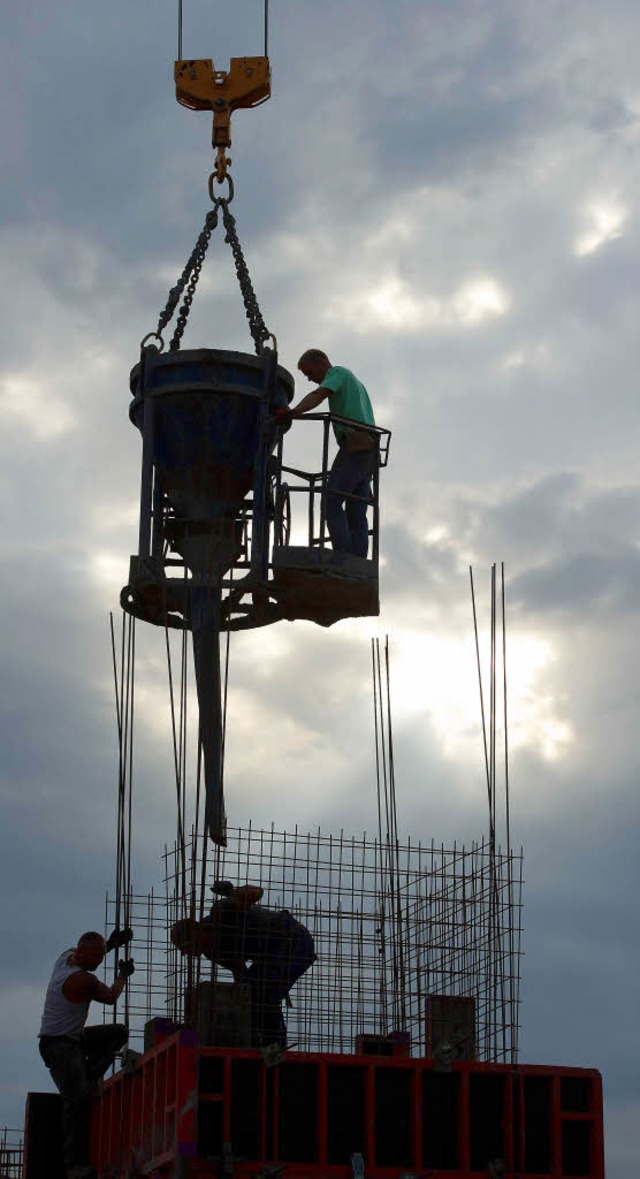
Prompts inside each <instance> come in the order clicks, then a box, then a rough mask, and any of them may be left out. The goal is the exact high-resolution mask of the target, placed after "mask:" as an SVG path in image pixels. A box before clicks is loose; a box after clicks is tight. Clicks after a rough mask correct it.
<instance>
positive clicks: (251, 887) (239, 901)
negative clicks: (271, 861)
mask: <svg viewBox="0 0 640 1179" xmlns="http://www.w3.org/2000/svg"><path fill="white" fill-rule="evenodd" d="M263 896H264V889H263V888H259V887H258V885H257V884H239V885H238V887H237V888H234V890H233V892H232V893H231V899H232V900H233V901H234V902H235V904H236V905H237V906H238V908H239V909H248V908H249V906H250V905H256V904H257V903H258V901H260V900H262V898H263Z"/></svg>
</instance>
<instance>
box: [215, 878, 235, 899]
mask: <svg viewBox="0 0 640 1179" xmlns="http://www.w3.org/2000/svg"><path fill="white" fill-rule="evenodd" d="M211 891H212V892H215V894H216V896H218V897H231V896H233V885H232V883H231V881H230V880H216V881H215V882H214V883H213V884H212V885H211Z"/></svg>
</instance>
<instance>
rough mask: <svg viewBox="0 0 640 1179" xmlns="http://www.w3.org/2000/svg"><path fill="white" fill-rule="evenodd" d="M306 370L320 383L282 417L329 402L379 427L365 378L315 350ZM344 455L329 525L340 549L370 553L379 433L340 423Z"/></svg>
mask: <svg viewBox="0 0 640 1179" xmlns="http://www.w3.org/2000/svg"><path fill="white" fill-rule="evenodd" d="M298 368H299V370H300V372H301V373H302V374H303V376H305V377H306V378H307V380H308V381H311V382H312V383H313V384H314V385H317V386H318V388H317V389H313V390H312V391H311V393H307V395H306V397H303V398H302V400H301V401H299V402H298V404H297V405H292V406H291V407H290V409H288V410H278V411H277V412H276V418H281V419H283V420H284V419H285V418H289V417H294V418H296V417H300V415H301V414H303V413H307V412H308V411H310V410H313V409H317V407H318V406H319V405H321V404H322V402H323V401H326V400H328V402H329V410H330V412H331V413H332V414H336V415H338V416H339V417H344V418H351V419H352V420H353V421H356V422H362V423H363V424H364V425H367V426H375V419H374V416H373V409H372V407H371V402H370V400H369V394H368V393H367V390H366V389H365V387H364V385H363V384H362V381H359V380H358V378H357V377H356V376H355V374H354V373H352V372H351V370H350V369H348V368H342V366H341V365H333V364H332V363H331V361H330V360H329V357H328V356H327V354H326V353H325V352H321V351H320V349H319V348H309V349H307V351H306V352H303V354H302V356H301V357H300V360H299V361H298ZM333 428H334V432H335V436H336V441H337V443H338V453H337V455H336V457H335V459H334V461H333V465H332V467H331V470H330V472H329V477H328V479H327V499H326V516H327V528H328V530H329V536H330V537H331V544H332V545H333V549H334V552H337V553H352V554H353V555H354V556H356V557H366V555H367V549H368V547H369V529H368V525H367V506H368V503H369V501H370V495H371V476H372V474H373V471H374V469H375V464H376V462H377V461H378V445H377V438H376V436H375V434H371V433H369V432H368V431H367V430H358V429H357V428H356V427H353V426H351V427H349V426H343V425H342V424H341V423H339V422H335V423H334V427H333Z"/></svg>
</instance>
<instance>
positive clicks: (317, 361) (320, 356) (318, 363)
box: [298, 348, 331, 385]
mask: <svg viewBox="0 0 640 1179" xmlns="http://www.w3.org/2000/svg"><path fill="white" fill-rule="evenodd" d="M298 368H299V369H300V372H301V373H302V375H303V376H305V377H306V378H307V380H308V381H312V382H313V384H314V385H320V384H321V382H322V378H323V377H325V376H326V374H327V373H328V371H329V369H330V368H331V361H330V360H329V357H328V356H327V354H326V352H322V351H321V350H320V348H307V351H306V352H303V353H302V356H301V357H300V359H299V361H298Z"/></svg>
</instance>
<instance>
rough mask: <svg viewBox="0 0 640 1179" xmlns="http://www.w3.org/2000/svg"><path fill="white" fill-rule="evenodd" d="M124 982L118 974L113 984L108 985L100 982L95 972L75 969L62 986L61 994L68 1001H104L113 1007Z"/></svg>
mask: <svg viewBox="0 0 640 1179" xmlns="http://www.w3.org/2000/svg"><path fill="white" fill-rule="evenodd" d="M125 982H126V979H125V978H124V977H123V976H122V975H121V974H119V975H118V977H117V979H116V981H115V982H114V984H113V986H112V987H108V986H106V985H105V983H103V982H100V979H99V978H96V976H95V974H89V973H88V972H87V971H84V970H77V971H75V973H74V974H70V975H69V977H68V979H67V980H66V982H65V983H64V986H63V988H62V994H63V995H64V997H65V999H68V1000H69V1002H70V1003H88V1002H91V1001H92V1000H93V1001H95V1002H96V1003H106V1004H107V1005H108V1006H109V1007H113V1004H114V1003H115V1002H116V1000H117V999H118V997H119V996H120V995H121V994H122V992H123V990H124V986H125Z"/></svg>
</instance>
